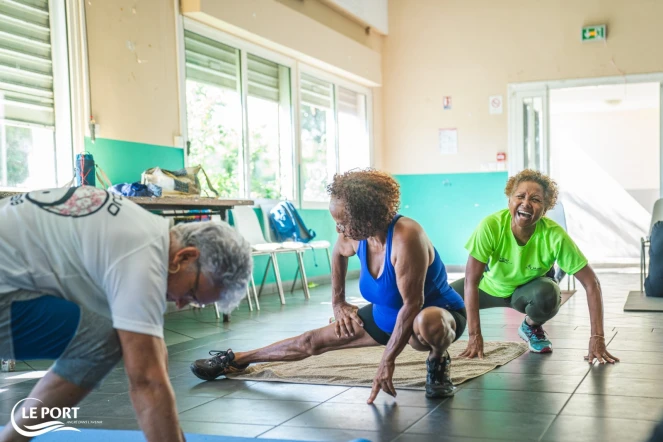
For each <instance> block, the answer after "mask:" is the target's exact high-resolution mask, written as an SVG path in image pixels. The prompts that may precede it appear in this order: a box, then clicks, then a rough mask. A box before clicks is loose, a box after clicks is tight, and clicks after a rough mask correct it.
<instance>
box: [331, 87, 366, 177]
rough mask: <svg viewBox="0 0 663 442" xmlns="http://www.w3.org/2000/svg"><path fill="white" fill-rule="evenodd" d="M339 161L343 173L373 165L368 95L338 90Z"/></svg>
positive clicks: (342, 89) (340, 88)
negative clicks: (369, 131)
mask: <svg viewBox="0 0 663 442" xmlns="http://www.w3.org/2000/svg"><path fill="white" fill-rule="evenodd" d="M338 161H339V171H340V172H341V173H343V172H346V171H348V170H351V169H356V168H366V167H369V166H370V165H371V154H370V144H369V140H368V122H367V119H366V95H364V94H359V93H357V92H353V91H351V90H348V89H344V88H342V87H339V88H338Z"/></svg>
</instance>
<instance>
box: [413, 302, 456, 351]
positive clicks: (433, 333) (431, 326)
mask: <svg viewBox="0 0 663 442" xmlns="http://www.w3.org/2000/svg"><path fill="white" fill-rule="evenodd" d="M446 316H448V315H445V313H444V310H442V309H441V308H425V309H423V310H422V311H421V312H419V314H418V315H417V317H416V318H415V320H414V322H415V324H414V327H413V331H414V336H415V337H416V338H417V339H418V340H419V341H420V342H422V343H428V342H429V341H431V340H435V341H438V342H439V341H444V340H446V339H448V338H451V340H452V341H453V339H454V338H455V337H456V332H455V327H454V326H455V324H454V323H453V321H454V319H453V317H449V318H447V317H446Z"/></svg>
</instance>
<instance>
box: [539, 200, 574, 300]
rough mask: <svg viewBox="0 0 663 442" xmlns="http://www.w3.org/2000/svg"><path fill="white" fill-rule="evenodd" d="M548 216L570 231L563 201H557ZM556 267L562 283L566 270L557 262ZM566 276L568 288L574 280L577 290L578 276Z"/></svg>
mask: <svg viewBox="0 0 663 442" xmlns="http://www.w3.org/2000/svg"><path fill="white" fill-rule="evenodd" d="M546 216H547V217H548V218H550V219H551V220H553V221H555V222H556V223H557V224H559V225H560V227H561V228H562V229H564V231H565V232H568V229H567V228H566V212H565V211H564V204H562V202H561V201H557V204H555V207H553V208H552V209H550V210H548V211H547V212H546ZM555 267H557V268H556V269H555V270H556V271H555V279H557V282H558V283H560V282H561V281H562V279H564V276H565V275H566V272H564V270H562V269H561V268H559V267H558V266H557V265H556V264H555ZM566 276H568V279H567V280H566V289H567V290H571V283H572V282H573V290H575V289H576V278H575V277H574V276H573V275H566Z"/></svg>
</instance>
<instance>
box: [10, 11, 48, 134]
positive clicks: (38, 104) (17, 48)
mask: <svg viewBox="0 0 663 442" xmlns="http://www.w3.org/2000/svg"><path fill="white" fill-rule="evenodd" d="M53 105H54V99H53V62H52V60H51V29H50V21H49V10H48V0H2V1H0V121H5V122H8V123H11V122H14V123H22V124H30V125H36V126H42V127H54V126H55V113H54V109H53Z"/></svg>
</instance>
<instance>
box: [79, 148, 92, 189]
mask: <svg viewBox="0 0 663 442" xmlns="http://www.w3.org/2000/svg"><path fill="white" fill-rule="evenodd" d="M75 167H76V186H96V182H95V179H94V158H93V157H92V154H91V153H89V152H83V153H79V154H78V155H76V164H75Z"/></svg>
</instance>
